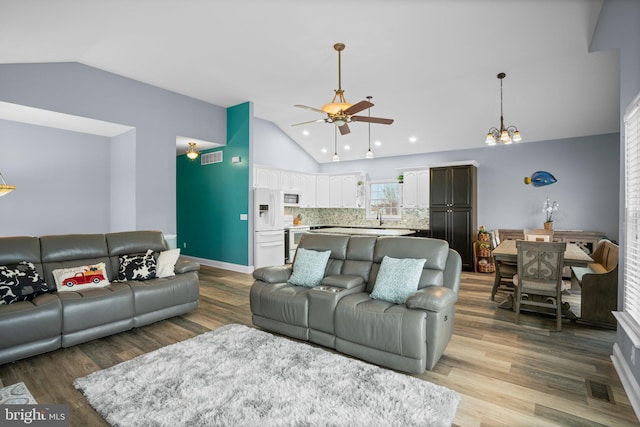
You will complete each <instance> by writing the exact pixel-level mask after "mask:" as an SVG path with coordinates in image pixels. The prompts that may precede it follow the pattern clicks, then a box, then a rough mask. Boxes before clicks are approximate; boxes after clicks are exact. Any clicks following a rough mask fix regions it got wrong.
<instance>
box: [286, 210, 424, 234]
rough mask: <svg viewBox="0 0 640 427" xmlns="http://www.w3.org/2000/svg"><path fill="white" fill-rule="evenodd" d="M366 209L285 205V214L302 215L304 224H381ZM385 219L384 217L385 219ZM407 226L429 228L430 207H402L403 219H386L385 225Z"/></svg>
mask: <svg viewBox="0 0 640 427" xmlns="http://www.w3.org/2000/svg"><path fill="white" fill-rule="evenodd" d="M366 213H367V211H366V209H341V208H331V209H326V208H323V209H318V208H312V209H308V208H295V207H285V214H287V215H294V216H296V215H298V214H300V215H301V216H302V225H349V226H379V225H380V222H379V221H378V220H375V219H374V220H368V219H367V218H366ZM383 220H384V219H383ZM385 225H386V226H387V227H407V228H417V229H428V228H429V209H427V208H416V209H402V219H401V220H391V219H389V220H384V222H383V226H385Z"/></svg>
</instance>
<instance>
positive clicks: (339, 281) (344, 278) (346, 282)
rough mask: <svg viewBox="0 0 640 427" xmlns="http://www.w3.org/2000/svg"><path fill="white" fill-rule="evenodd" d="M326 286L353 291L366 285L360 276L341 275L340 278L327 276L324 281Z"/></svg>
mask: <svg viewBox="0 0 640 427" xmlns="http://www.w3.org/2000/svg"><path fill="white" fill-rule="evenodd" d="M322 284H323V285H324V286H333V287H334V288H341V289H353V288H355V287H356V286H360V285H362V284H364V279H363V278H362V277H360V276H355V275H349V274H341V275H339V276H327V277H325V278H324V279H322Z"/></svg>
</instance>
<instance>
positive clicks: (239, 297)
mask: <svg viewBox="0 0 640 427" xmlns="http://www.w3.org/2000/svg"><path fill="white" fill-rule="evenodd" d="M492 281H493V275H491V274H481V273H466V272H464V273H463V277H462V286H461V292H460V298H459V300H458V303H457V305H456V319H455V331H454V336H453V338H452V340H451V342H450V343H449V346H448V347H447V350H446V351H445V354H444V355H443V356H442V358H441V359H440V361H439V362H438V364H437V365H436V367H435V368H434V370H433V371H427V372H425V373H424V374H422V375H418V377H419V378H423V379H425V380H427V381H431V382H434V383H437V384H441V385H443V386H446V387H449V388H451V389H454V390H456V391H458V392H459V393H460V394H461V395H462V402H461V403H460V406H459V408H458V412H457V414H456V418H455V425H457V426H612V425H616V426H630V425H638V419H637V418H636V416H635V414H634V412H633V409H632V408H631V406H630V404H629V400H628V398H627V396H626V394H625V392H624V390H623V388H622V385H621V384H620V380H619V379H618V376H617V374H616V372H615V370H614V368H613V364H612V362H611V359H610V355H611V353H612V348H613V343H614V342H615V338H616V332H615V331H610V330H603V329H595V328H591V327H589V326H584V325H580V324H575V323H570V322H569V321H565V322H564V323H563V325H562V332H559V333H558V332H555V331H550V329H553V328H554V320H553V319H552V318H547V317H542V316H536V315H528V314H524V315H521V324H520V325H515V324H514V323H513V317H514V316H513V312H511V311H508V310H503V309H498V308H497V306H498V303H499V302H500V301H501V300H503V299H504V298H505V294H503V293H498V295H497V297H496V302H492V301H490V299H489V295H490V293H491V285H492ZM200 282H201V284H200V292H201V294H200V306H199V308H198V309H197V310H196V311H194V312H192V313H189V314H187V315H184V316H179V317H175V318H172V319H169V320H165V321H162V322H158V323H155V324H152V325H149V326H145V327H143V328H140V329H135V330H132V331H128V332H123V333H120V334H117V335H114V336H111V337H107V338H103V339H100V340H95V341H91V342H88V343H85V344H81V345H78V346H75V347H72V348H68V349H61V350H57V351H54V352H51V353H48V354H44V355H40V356H36V357H32V358H29V359H26V360H21V361H18V362H15V363H10V364H6V365H0V384H2V383H3V384H4V385H9V384H14V383H16V382H20V381H23V382H24V383H25V384H26V385H27V387H28V388H29V390H30V391H31V393H32V394H33V396H34V397H35V399H36V400H37V401H38V402H40V403H68V404H69V405H70V421H71V425H72V426H103V425H107V424H106V422H105V421H104V420H103V419H102V417H100V416H99V415H98V414H97V413H96V412H95V411H94V410H93V408H92V407H91V406H90V405H89V404H88V403H87V402H86V400H85V399H84V397H83V395H82V394H81V393H80V392H78V391H77V390H76V389H75V388H74V387H73V385H72V383H73V380H74V379H75V378H78V377H82V376H85V375H87V374H89V373H91V372H94V371H97V370H100V369H103V368H107V367H110V366H113V365H115V364H117V363H120V362H122V361H125V360H129V359H132V358H134V357H136V356H138V355H140V354H143V353H147V352H149V351H152V350H155V349H157V348H160V347H163V346H166V345H168V344H172V343H175V342H178V341H182V340H185V339H188V338H191V337H193V336H195V335H198V334H201V333H204V332H206V331H209V330H212V329H215V328H218V327H219V326H221V325H224V324H228V323H241V324H245V325H251V314H250V311H249V298H248V296H249V288H250V286H251V283H252V282H253V279H252V277H251V275H248V274H241V273H235V272H230V271H226V270H220V269H214V268H210V267H205V266H203V267H202V269H201V271H200ZM185 364H186V366H185V369H188V361H185ZM607 398H610V399H611V401H607V400H606V399H607Z"/></svg>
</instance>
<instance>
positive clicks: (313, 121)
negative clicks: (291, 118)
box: [291, 119, 327, 126]
mask: <svg viewBox="0 0 640 427" xmlns="http://www.w3.org/2000/svg"><path fill="white" fill-rule="evenodd" d="M326 121H327V119H318V120H309V121H308V122H302V123H296V124H294V125H291V126H300V125H308V124H309V123H318V122H326Z"/></svg>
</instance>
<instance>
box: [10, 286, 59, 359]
mask: <svg viewBox="0 0 640 427" xmlns="http://www.w3.org/2000/svg"><path fill="white" fill-rule="evenodd" d="M61 328H62V308H61V306H60V299H58V297H57V296H55V295H52V294H45V295H38V296H37V297H35V298H33V299H32V300H30V301H19V302H16V303H14V304H11V305H5V306H1V307H0V349H5V348H9V347H13V346H20V345H23V344H25V343H30V342H36V341H40V340H42V339H44V338H52V337H56V336H57V337H58V342H59V341H60V331H61ZM58 346H59V345H58ZM1 363H4V361H3V360H2V359H1V358H0V364H1Z"/></svg>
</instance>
